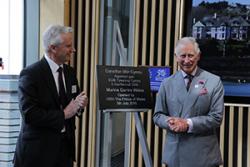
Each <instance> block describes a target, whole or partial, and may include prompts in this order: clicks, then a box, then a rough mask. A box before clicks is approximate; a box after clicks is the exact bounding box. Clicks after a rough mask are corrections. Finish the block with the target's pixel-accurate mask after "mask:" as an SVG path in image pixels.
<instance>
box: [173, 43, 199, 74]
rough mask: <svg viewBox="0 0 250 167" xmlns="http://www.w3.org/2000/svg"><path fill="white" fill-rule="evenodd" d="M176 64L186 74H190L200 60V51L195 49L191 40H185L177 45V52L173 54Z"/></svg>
mask: <svg viewBox="0 0 250 167" xmlns="http://www.w3.org/2000/svg"><path fill="white" fill-rule="evenodd" d="M175 55H176V58H177V62H178V65H179V66H180V68H181V69H182V70H183V71H184V72H185V73H187V74H191V73H192V72H193V71H194V69H195V68H196V66H197V64H198V61H199V60H200V53H197V52H196V51H195V47H194V44H193V43H192V42H186V43H184V44H180V45H179V46H178V52H177V53H176V54H175Z"/></svg>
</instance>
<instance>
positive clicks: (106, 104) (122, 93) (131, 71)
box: [97, 65, 152, 111]
mask: <svg viewBox="0 0 250 167" xmlns="http://www.w3.org/2000/svg"><path fill="white" fill-rule="evenodd" d="M97 79H98V91H99V104H100V106H99V108H100V109H101V110H108V111H115V110H117V111H132V110H134V109H136V110H134V111H139V110H140V109H141V110H143V109H150V108H152V101H151V93H150V82H149V73H148V69H147V68H146V67H124V66H101V65H98V66H97ZM131 109H132V110H131Z"/></svg>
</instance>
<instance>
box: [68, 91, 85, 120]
mask: <svg viewBox="0 0 250 167" xmlns="http://www.w3.org/2000/svg"><path fill="white" fill-rule="evenodd" d="M87 104H88V97H87V96H86V94H85V92H81V93H80V94H79V95H78V96H77V97H76V98H75V100H74V99H72V100H71V102H70V103H69V104H68V105H67V107H66V108H65V109H64V117H65V119H69V118H71V117H73V116H74V115H75V114H76V113H77V112H78V110H79V109H83V108H84V107H86V106H87Z"/></svg>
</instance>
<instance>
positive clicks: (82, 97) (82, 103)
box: [75, 91, 88, 109]
mask: <svg viewBox="0 0 250 167" xmlns="http://www.w3.org/2000/svg"><path fill="white" fill-rule="evenodd" d="M75 101H76V103H77V104H78V106H79V109H83V108H84V107H86V106H87V104H88V97H87V95H86V94H85V92H84V91H82V92H81V93H80V94H79V95H78V96H77V97H76V99H75Z"/></svg>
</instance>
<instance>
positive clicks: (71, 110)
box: [63, 99, 79, 119]
mask: <svg viewBox="0 0 250 167" xmlns="http://www.w3.org/2000/svg"><path fill="white" fill-rule="evenodd" d="M78 110H79V105H78V103H77V102H76V100H73V99H72V100H71V102H70V103H69V104H68V105H67V107H66V108H65V109H64V110H63V112H64V117H65V119H69V118H71V117H73V116H74V115H75V114H76V113H77V111H78Z"/></svg>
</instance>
